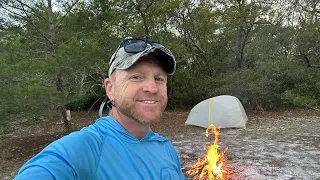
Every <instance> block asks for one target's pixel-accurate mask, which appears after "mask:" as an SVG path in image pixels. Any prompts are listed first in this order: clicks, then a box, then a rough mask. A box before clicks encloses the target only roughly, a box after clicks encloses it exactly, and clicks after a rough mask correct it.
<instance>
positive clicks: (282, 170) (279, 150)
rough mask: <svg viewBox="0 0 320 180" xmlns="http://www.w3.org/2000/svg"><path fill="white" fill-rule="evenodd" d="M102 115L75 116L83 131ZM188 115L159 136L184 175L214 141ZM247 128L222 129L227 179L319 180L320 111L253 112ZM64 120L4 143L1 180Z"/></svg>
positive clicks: (170, 121) (57, 132)
mask: <svg viewBox="0 0 320 180" xmlns="http://www.w3.org/2000/svg"><path fill="white" fill-rule="evenodd" d="M97 114H98V112H96V111H91V112H90V113H87V112H73V113H72V121H73V122H74V126H75V127H76V128H77V129H79V128H81V127H83V126H86V125H88V124H92V123H93V122H94V120H95V119H96V118H97ZM187 116H188V111H185V110H174V111H172V110H171V111H167V112H166V113H165V114H164V116H163V119H162V121H161V123H158V124H155V125H154V126H153V129H154V131H156V132H158V133H159V134H161V135H164V136H167V137H168V138H169V139H170V140H171V141H172V143H173V145H174V146H175V147H176V149H177V151H178V152H179V155H180V157H181V163H182V167H183V170H184V171H185V170H187V169H190V167H191V166H192V165H193V164H194V163H195V162H196V161H197V159H198V158H202V157H203V155H204V153H205V151H204V148H206V147H207V146H208V145H209V144H210V143H212V140H213V137H212V136H209V138H207V137H205V136H204V134H205V129H203V128H199V127H194V126H185V125H184V122H185V120H186V118H187ZM248 117H249V120H248V123H247V129H246V130H242V129H222V130H220V136H219V145H220V149H221V150H223V149H224V148H226V147H228V150H227V151H226V154H225V155H226V162H225V169H226V170H227V171H228V175H227V178H226V179H237V180H238V179H252V180H253V179H254V180H259V179H284V180H285V179H288V180H289V179H290V180H298V179H306V180H313V179H314V180H316V179H318V180H319V179H320V158H319V157H320V112H319V111H311V110H305V109H281V110H276V111H270V112H264V113H260V114H254V113H248ZM58 122H59V120H56V121H50V122H43V123H40V124H38V125H32V126H28V127H24V128H20V129H18V130H16V131H14V132H12V133H11V134H10V135H9V136H8V137H7V138H5V139H1V140H0V149H1V154H0V161H1V163H0V179H12V178H13V177H14V176H15V174H16V173H17V171H18V169H19V168H20V166H21V165H22V164H23V163H24V162H25V161H26V160H27V159H29V158H31V157H32V156H34V155H35V154H36V153H38V152H39V151H40V150H41V149H42V148H43V147H45V146H46V145H47V144H49V143H50V142H52V141H53V140H55V139H57V138H60V137H62V136H63V131H64V130H63V126H62V125H59V123H58Z"/></svg>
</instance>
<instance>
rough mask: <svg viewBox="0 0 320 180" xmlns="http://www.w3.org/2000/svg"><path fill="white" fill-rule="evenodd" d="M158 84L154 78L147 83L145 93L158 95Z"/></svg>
mask: <svg viewBox="0 0 320 180" xmlns="http://www.w3.org/2000/svg"><path fill="white" fill-rule="evenodd" d="M158 86H159V85H158V83H157V82H156V80H155V79H154V78H152V79H150V80H148V81H146V84H145V86H144V88H143V91H148V92H150V93H153V94H154V93H157V92H158V91H159V87H158Z"/></svg>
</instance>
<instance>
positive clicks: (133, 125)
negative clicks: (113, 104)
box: [110, 108, 150, 140]
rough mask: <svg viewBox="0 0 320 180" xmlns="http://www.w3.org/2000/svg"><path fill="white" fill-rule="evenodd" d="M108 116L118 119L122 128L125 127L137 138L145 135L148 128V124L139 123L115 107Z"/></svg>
mask: <svg viewBox="0 0 320 180" xmlns="http://www.w3.org/2000/svg"><path fill="white" fill-rule="evenodd" d="M110 116H111V117H112V118H113V119H115V120H116V121H118V122H119V123H120V124H121V125H122V126H123V128H124V129H126V130H127V131H128V132H129V133H130V134H132V135H133V136H134V137H136V138H137V139H139V140H141V139H142V138H143V137H145V136H146V135H147V134H148V132H149V130H150V125H145V124H141V123H139V122H137V121H136V120H134V119H132V118H129V117H127V116H125V115H123V114H122V113H120V112H119V111H118V110H116V109H115V108H113V109H112V110H111V112H110Z"/></svg>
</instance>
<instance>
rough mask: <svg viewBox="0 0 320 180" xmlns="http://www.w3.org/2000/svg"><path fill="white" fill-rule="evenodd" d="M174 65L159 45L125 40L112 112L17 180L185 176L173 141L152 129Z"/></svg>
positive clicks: (112, 77) (35, 161)
mask: <svg viewBox="0 0 320 180" xmlns="http://www.w3.org/2000/svg"><path fill="white" fill-rule="evenodd" d="M175 67H176V63H175V58H174V56H173V55H172V53H171V51H170V50H169V49H167V48H166V47H164V46H163V45H161V44H159V43H152V42H148V41H145V40H140V39H128V40H124V41H123V42H121V44H120V46H119V47H118V49H117V51H116V52H115V53H114V54H113V56H112V57H111V60H110V62H109V72H108V75H109V78H107V79H106V80H105V82H104V85H105V90H106V94H107V96H108V98H109V99H110V102H111V108H112V109H111V111H110V113H109V116H106V117H102V118H100V119H98V120H97V122H96V123H95V124H93V125H91V126H89V127H86V128H83V129H82V130H80V131H78V132H74V133H71V134H70V135H67V136H65V137H63V138H61V139H59V140H57V141H55V142H53V143H52V144H50V145H49V146H47V147H46V148H45V149H44V150H43V151H41V152H40V153H39V154H38V155H36V156H35V157H34V158H32V159H31V160H29V161H28V162H27V163H26V164H25V165H24V166H23V167H22V168H21V169H20V171H19V173H18V175H17V177H16V178H15V179H17V180H20V179H99V180H100V179H116V180H118V179H128V180H129V179H130V180H135V179H143V180H157V179H159V180H163V179H177V180H178V179H185V177H184V175H183V173H182V171H181V166H180V160H179V157H178V154H177V152H176V150H175V149H174V147H173V145H172V144H171V143H170V142H169V141H168V139H166V138H164V137H162V136H159V135H158V134H156V133H154V132H153V131H152V130H151V129H150V124H152V123H154V122H158V121H159V120H160V117H161V114H162V112H163V111H164V110H165V107H166V105H167V99H168V98H167V75H168V74H169V75H171V74H173V73H174V71H175Z"/></svg>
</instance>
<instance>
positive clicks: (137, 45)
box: [123, 39, 147, 53]
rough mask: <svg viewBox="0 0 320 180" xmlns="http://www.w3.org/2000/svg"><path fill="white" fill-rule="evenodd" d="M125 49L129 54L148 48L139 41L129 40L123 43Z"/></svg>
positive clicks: (144, 43) (143, 42)
mask: <svg viewBox="0 0 320 180" xmlns="http://www.w3.org/2000/svg"><path fill="white" fill-rule="evenodd" d="M123 43H124V49H125V50H126V52H128V53H138V52H141V51H143V50H144V49H145V48H146V45H147V44H146V42H145V41H143V40H139V39H129V40H126V41H124V42H123Z"/></svg>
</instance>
